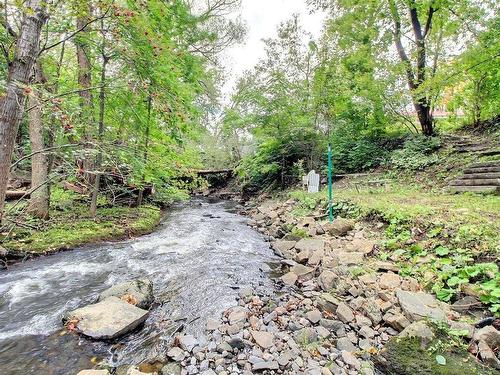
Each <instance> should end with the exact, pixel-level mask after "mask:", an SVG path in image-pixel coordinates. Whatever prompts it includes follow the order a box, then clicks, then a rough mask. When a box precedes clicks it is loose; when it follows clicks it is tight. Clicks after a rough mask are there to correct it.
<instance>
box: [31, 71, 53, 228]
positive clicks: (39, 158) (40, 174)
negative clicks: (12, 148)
mask: <svg viewBox="0 0 500 375" xmlns="http://www.w3.org/2000/svg"><path fill="white" fill-rule="evenodd" d="M37 65H38V64H37ZM35 82H36V83H40V84H41V83H43V82H44V77H43V73H42V71H41V67H40V66H36V67H35ZM29 108H30V111H29V112H28V119H29V136H30V144H31V152H32V153H33V156H32V157H31V189H32V190H33V191H32V193H31V197H30V202H29V206H28V212H30V213H31V214H32V215H34V216H36V217H39V218H40V219H47V218H48V217H49V186H48V184H47V178H48V162H47V155H46V154H45V152H43V150H45V142H44V136H43V133H44V131H43V114H42V106H41V103H40V98H39V95H38V93H36V92H32V93H31V95H30V96H29Z"/></svg>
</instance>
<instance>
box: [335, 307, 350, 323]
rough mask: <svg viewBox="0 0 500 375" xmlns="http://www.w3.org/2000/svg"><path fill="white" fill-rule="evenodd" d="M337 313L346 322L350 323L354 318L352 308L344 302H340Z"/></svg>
mask: <svg viewBox="0 0 500 375" xmlns="http://www.w3.org/2000/svg"><path fill="white" fill-rule="evenodd" d="M336 313H337V316H338V317H339V319H340V320H341V321H343V322H344V323H350V322H352V321H353V320H354V314H353V313H352V310H351V309H350V308H349V306H347V305H346V304H345V303H344V302H341V303H339V305H338V306H337V311H336Z"/></svg>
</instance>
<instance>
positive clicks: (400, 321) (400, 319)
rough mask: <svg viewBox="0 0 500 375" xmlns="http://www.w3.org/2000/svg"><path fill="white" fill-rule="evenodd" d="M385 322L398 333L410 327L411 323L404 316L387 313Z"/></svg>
mask: <svg viewBox="0 0 500 375" xmlns="http://www.w3.org/2000/svg"><path fill="white" fill-rule="evenodd" d="M384 321H385V322H386V323H387V324H389V325H390V326H391V327H392V328H394V329H395V330H396V331H398V332H400V331H402V330H403V329H405V328H406V327H408V326H409V325H410V321H409V320H408V319H406V317H405V316H404V315H402V314H390V313H387V314H385V315H384Z"/></svg>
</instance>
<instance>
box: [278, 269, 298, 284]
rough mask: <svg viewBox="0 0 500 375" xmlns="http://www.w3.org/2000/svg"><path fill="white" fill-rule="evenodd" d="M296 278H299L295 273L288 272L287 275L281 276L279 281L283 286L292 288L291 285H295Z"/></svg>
mask: <svg viewBox="0 0 500 375" xmlns="http://www.w3.org/2000/svg"><path fill="white" fill-rule="evenodd" d="M298 278H299V277H298V276H297V275H296V274H295V273H293V272H288V273H286V274H284V275H283V276H281V281H283V284H285V285H288V286H292V285H295V283H296V282H297V279H298Z"/></svg>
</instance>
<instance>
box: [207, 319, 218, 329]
mask: <svg viewBox="0 0 500 375" xmlns="http://www.w3.org/2000/svg"><path fill="white" fill-rule="evenodd" d="M219 326H220V323H219V321H218V320H215V319H207V325H206V329H207V331H215V330H216V329H217V328H219Z"/></svg>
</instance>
